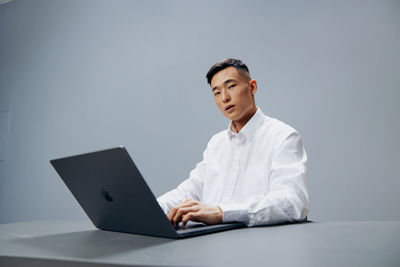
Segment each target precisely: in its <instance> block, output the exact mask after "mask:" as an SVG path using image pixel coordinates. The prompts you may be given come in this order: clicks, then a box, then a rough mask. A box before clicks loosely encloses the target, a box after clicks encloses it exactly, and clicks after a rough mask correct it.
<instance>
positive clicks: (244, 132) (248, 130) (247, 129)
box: [227, 107, 265, 140]
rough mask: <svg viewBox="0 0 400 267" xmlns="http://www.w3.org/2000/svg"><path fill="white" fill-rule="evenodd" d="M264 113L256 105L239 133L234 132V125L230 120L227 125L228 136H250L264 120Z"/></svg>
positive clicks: (246, 137)
mask: <svg viewBox="0 0 400 267" xmlns="http://www.w3.org/2000/svg"><path fill="white" fill-rule="evenodd" d="M264 118H265V115H264V113H263V112H262V111H261V109H260V108H259V107H257V111H256V113H255V114H254V115H253V117H251V119H250V120H249V121H248V122H247V123H246V125H245V126H244V127H243V128H242V129H241V130H240V132H239V133H237V132H236V130H235V127H233V123H232V121H231V122H230V123H229V127H228V131H227V133H228V138H229V140H232V138H233V137H234V136H242V137H244V138H245V139H249V138H251V137H252V136H253V135H254V133H255V132H256V131H257V129H258V127H259V126H260V125H261V123H262V122H263V121H264Z"/></svg>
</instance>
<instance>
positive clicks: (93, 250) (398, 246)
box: [0, 221, 400, 266]
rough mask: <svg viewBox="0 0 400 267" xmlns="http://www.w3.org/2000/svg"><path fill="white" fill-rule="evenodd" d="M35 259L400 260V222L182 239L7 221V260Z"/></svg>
mask: <svg viewBox="0 0 400 267" xmlns="http://www.w3.org/2000/svg"><path fill="white" fill-rule="evenodd" d="M28 261H30V263H29V266H46V265H48V266H68V265H70V264H71V262H73V263H74V264H75V266H121V265H124V266H400V222H399V221H379V222H362V221H359V222H313V223H303V224H287V225H278V226H264V227H254V228H243V229H236V230H231V231H226V232H220V233H214V234H209V235H204V236H198V237H192V238H188V239H182V240H170V239H165V238H157V237H148V236H141V235H133V234H124V233H117V232H108V231H101V230H97V229H96V228H95V227H94V226H93V225H91V223H90V222H88V221H34V222H22V223H13V224H3V225H0V266H6V264H7V266H12V265H13V266H22V265H24V264H25V263H26V262H28ZM33 263H35V264H33ZM3 264H4V265H3Z"/></svg>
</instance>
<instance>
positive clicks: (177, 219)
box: [173, 207, 195, 226]
mask: <svg viewBox="0 0 400 267" xmlns="http://www.w3.org/2000/svg"><path fill="white" fill-rule="evenodd" d="M193 211H195V210H194V209H193V207H186V208H185V207H184V208H179V209H178V210H177V212H176V213H175V216H174V218H173V223H174V226H177V225H178V224H179V223H180V222H181V220H182V217H183V216H184V215H186V214H187V213H189V212H193Z"/></svg>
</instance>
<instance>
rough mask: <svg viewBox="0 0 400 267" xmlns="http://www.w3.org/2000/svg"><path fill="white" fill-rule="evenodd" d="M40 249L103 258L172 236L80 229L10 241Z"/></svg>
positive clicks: (155, 244) (64, 254)
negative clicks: (161, 236)
mask: <svg viewBox="0 0 400 267" xmlns="http://www.w3.org/2000/svg"><path fill="white" fill-rule="evenodd" d="M10 242H15V243H18V244H20V245H21V244H22V245H25V246H31V247H33V248H35V249H37V250H38V251H42V252H43V251H44V252H49V254H51V255H52V256H53V255H57V256H62V257H76V258H87V259H89V258H103V257H109V256H112V255H115V254H120V253H124V252H129V251H130V252H132V251H135V250H140V249H144V248H147V247H154V246H158V245H162V244H166V243H168V242H173V240H170V239H164V238H157V237H149V236H141V235H133V234H124V233H117V232H108V231H101V230H89V231H80V232H73V233H65V234H54V235H45V236H37V237H24V238H16V239H13V240H10Z"/></svg>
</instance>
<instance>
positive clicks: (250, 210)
mask: <svg viewBox="0 0 400 267" xmlns="http://www.w3.org/2000/svg"><path fill="white" fill-rule="evenodd" d="M306 164H307V155H306V153H305V150H304V147H303V143H302V140H301V137H300V135H299V134H298V133H297V132H293V133H291V134H290V135H288V136H287V137H286V138H285V139H284V141H283V143H282V145H281V146H280V148H279V149H278V151H277V153H276V154H275V156H274V158H273V160H272V167H271V173H270V191H269V192H268V193H267V194H266V195H257V196H253V197H250V198H248V199H247V200H245V201H243V202H239V203H220V204H218V206H219V207H221V209H222V210H223V222H230V221H241V222H245V223H247V225H248V226H254V225H262V224H274V223H281V222H296V221H302V220H303V219H304V218H305V217H306V216H307V214H308V211H309V209H310V206H309V198H308V192H307V187H306V171H307V169H306Z"/></svg>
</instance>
